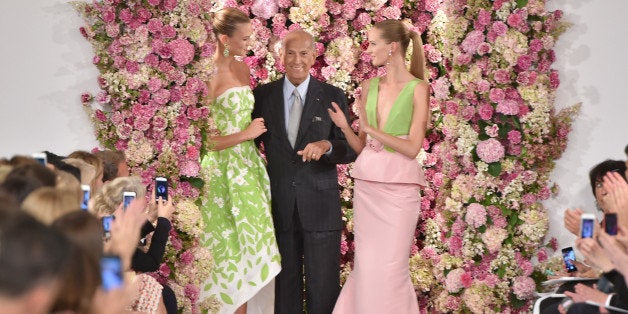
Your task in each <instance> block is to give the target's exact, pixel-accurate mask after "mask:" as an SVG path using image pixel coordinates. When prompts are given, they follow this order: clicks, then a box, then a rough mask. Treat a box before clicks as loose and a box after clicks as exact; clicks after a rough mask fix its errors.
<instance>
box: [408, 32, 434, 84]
mask: <svg viewBox="0 0 628 314" xmlns="http://www.w3.org/2000/svg"><path fill="white" fill-rule="evenodd" d="M409 33H410V38H411V39H412V58H411V60H410V73H412V75H414V76H416V77H417V78H419V79H422V80H424V81H427V80H428V79H429V77H428V76H427V69H426V68H425V51H424V50H423V40H422V39H421V34H419V33H417V32H415V31H412V30H411V31H409Z"/></svg>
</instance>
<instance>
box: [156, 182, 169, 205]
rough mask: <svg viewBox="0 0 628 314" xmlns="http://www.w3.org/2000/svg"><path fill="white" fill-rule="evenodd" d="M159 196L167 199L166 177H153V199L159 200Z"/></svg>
mask: <svg viewBox="0 0 628 314" xmlns="http://www.w3.org/2000/svg"><path fill="white" fill-rule="evenodd" d="M159 197H161V199H162V200H164V201H167V200H168V179H166V178H164V177H157V178H155V200H156V201H157V200H159Z"/></svg>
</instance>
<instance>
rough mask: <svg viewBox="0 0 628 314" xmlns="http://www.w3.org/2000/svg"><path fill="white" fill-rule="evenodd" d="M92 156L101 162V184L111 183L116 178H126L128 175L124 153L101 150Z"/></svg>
mask: <svg viewBox="0 0 628 314" xmlns="http://www.w3.org/2000/svg"><path fill="white" fill-rule="evenodd" d="M94 155H96V156H97V157H98V158H100V159H101V160H102V163H103V169H104V171H103V177H102V181H103V182H107V181H111V180H113V179H115V178H118V177H128V176H129V175H130V173H129V166H128V165H127V163H126V156H124V152H121V151H118V150H101V151H98V152H95V153H94Z"/></svg>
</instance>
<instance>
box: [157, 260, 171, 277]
mask: <svg viewBox="0 0 628 314" xmlns="http://www.w3.org/2000/svg"><path fill="white" fill-rule="evenodd" d="M158 272H159V275H161V276H163V277H169V276H170V272H171V269H170V266H168V264H166V263H162V264H161V265H159V271H158Z"/></svg>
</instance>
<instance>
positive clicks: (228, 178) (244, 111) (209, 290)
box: [200, 86, 281, 313]
mask: <svg viewBox="0 0 628 314" xmlns="http://www.w3.org/2000/svg"><path fill="white" fill-rule="evenodd" d="M253 104H254V98H253V92H252V91H251V89H250V87H249V86H238V87H232V88H229V89H227V90H226V91H225V92H224V93H223V94H221V95H220V96H218V97H216V99H215V100H214V102H213V103H212V104H211V114H212V117H213V119H214V121H215V123H216V127H217V129H218V131H219V132H220V134H221V135H223V136H224V135H229V134H233V133H236V132H239V131H241V130H244V129H246V127H247V126H248V125H249V124H250V123H251V112H252V110H253ZM206 145H207V143H206ZM201 167H202V169H203V174H204V177H205V178H204V179H205V188H204V190H205V191H204V195H203V196H201V199H202V206H201V212H202V216H203V219H204V222H205V234H204V236H203V237H202V241H203V243H202V244H203V245H204V246H206V247H208V248H209V249H210V250H211V252H212V255H213V257H214V261H215V265H214V268H213V269H212V274H211V276H210V278H208V280H207V281H206V282H205V283H204V284H203V286H202V287H201V298H200V299H201V300H203V299H205V298H206V297H209V296H212V295H213V296H215V297H216V298H217V299H218V300H220V302H221V309H220V313H233V312H234V311H235V310H236V309H237V308H238V307H239V306H240V305H242V304H243V303H245V302H249V303H248V304H247V306H248V313H272V312H273V308H274V307H273V306H274V280H273V279H274V278H275V276H276V275H277V274H278V273H279V271H280V269H281V260H280V257H279V250H278V248H277V241H276V240H275V231H274V227H273V221H272V217H271V213H270V208H271V207H270V206H271V205H270V183H269V179H268V174H267V173H266V167H265V164H264V161H263V160H262V158H261V156H260V153H259V151H258V150H257V147H256V146H255V143H254V142H253V141H252V140H250V141H245V142H242V143H240V144H238V145H235V146H232V147H229V148H226V149H223V150H220V151H209V152H208V153H207V154H206V155H204V156H202V158H201ZM269 283H270V284H269ZM261 290H263V293H258V292H260V291H261ZM253 297H254V298H253ZM252 298H253V299H252Z"/></svg>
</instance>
